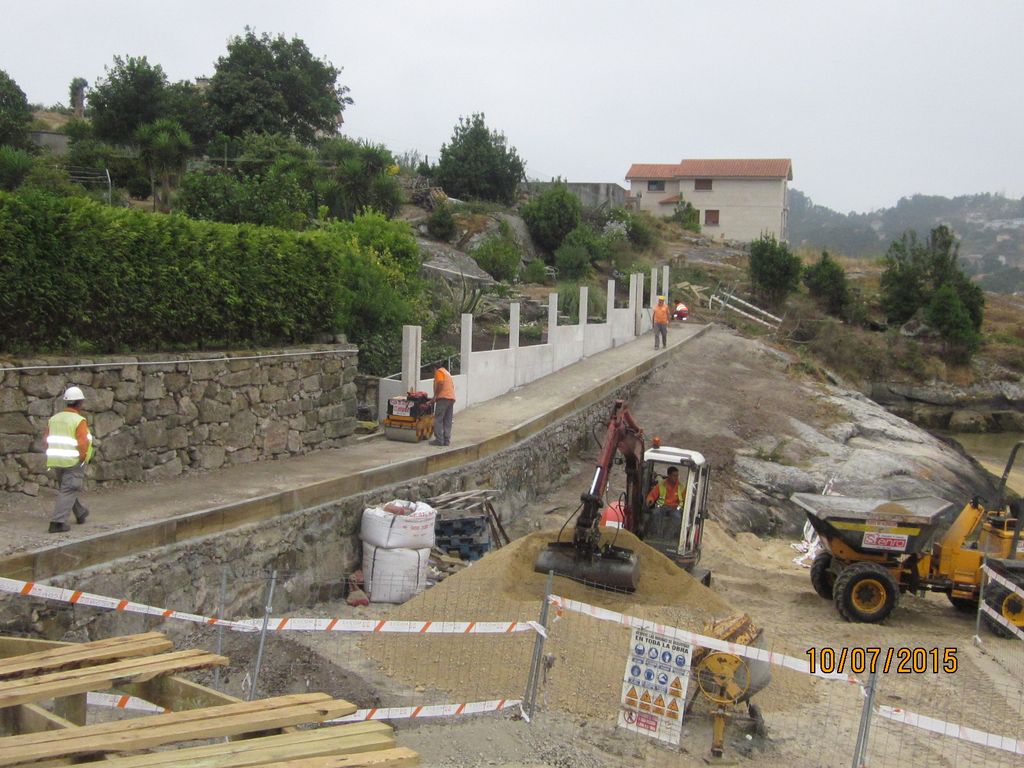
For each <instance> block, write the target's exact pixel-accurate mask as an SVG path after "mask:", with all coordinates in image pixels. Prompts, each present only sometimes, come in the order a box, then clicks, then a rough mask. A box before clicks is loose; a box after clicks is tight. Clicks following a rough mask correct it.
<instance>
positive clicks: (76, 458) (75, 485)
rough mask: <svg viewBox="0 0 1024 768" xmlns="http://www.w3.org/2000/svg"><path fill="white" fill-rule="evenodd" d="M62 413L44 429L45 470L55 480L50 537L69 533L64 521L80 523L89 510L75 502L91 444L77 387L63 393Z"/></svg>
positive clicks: (82, 401) (82, 399) (83, 481)
mask: <svg viewBox="0 0 1024 768" xmlns="http://www.w3.org/2000/svg"><path fill="white" fill-rule="evenodd" d="M64 402H65V407H64V410H63V411H61V412H60V413H58V414H55V415H54V416H51V417H50V421H49V423H48V424H47V427H46V434H45V440H46V467H47V469H52V470H53V471H54V474H55V475H56V478H57V487H58V489H59V491H58V493H57V504H56V506H55V507H54V510H53V517H52V518H51V519H50V530H49V532H50V533H65V532H66V531H69V530H71V527H70V526H69V525H68V518H69V517H70V516H71V514H72V513H73V514H74V516H75V522H76V523H79V524H81V523H84V522H85V519H86V518H87V517H89V510H88V509H86V508H85V505H83V504H82V502H81V501H79V500H78V495H79V494H80V493H81V492H82V487H83V485H84V484H85V465H86V464H88V463H89V460H90V459H92V452H93V444H92V433H91V432H90V431H89V424H88V423H87V422H86V420H85V417H84V416H83V415H82V414H81V410H82V404H83V403H84V402H85V394H84V393H83V392H82V390H81V389H80V388H78V387H68V389H67V391H66V392H65V393H64Z"/></svg>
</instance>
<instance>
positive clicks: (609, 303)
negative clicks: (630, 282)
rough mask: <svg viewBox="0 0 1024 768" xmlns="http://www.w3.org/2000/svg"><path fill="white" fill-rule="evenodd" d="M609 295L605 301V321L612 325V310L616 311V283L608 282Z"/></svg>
mask: <svg viewBox="0 0 1024 768" xmlns="http://www.w3.org/2000/svg"><path fill="white" fill-rule="evenodd" d="M607 287H608V294H607V296H605V300H604V307H605V309H604V321H605V322H606V323H610V322H611V321H612V310H613V309H615V281H614V280H609V281H608V286H607Z"/></svg>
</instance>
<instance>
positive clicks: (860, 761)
mask: <svg viewBox="0 0 1024 768" xmlns="http://www.w3.org/2000/svg"><path fill="white" fill-rule="evenodd" d="M877 686H878V670H877V669H872V670H871V673H870V674H869V675H868V684H867V686H866V688H865V691H864V708H863V709H861V712H860V728H858V729H857V745H856V746H855V747H854V748H853V768H867V763H866V762H865V761H866V759H867V756H868V734H869V732H870V731H871V715H872V713H873V712H874V708H875V689H876V687H877Z"/></svg>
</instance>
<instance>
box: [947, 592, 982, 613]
mask: <svg viewBox="0 0 1024 768" xmlns="http://www.w3.org/2000/svg"><path fill="white" fill-rule="evenodd" d="M946 597H948V598H949V602H950V603H952V604H953V607H954V608H956V609H957V610H958V611H960V613H977V612H978V601H977V600H974V599H972V598H970V597H953V595H951V594H949V592H947V593H946Z"/></svg>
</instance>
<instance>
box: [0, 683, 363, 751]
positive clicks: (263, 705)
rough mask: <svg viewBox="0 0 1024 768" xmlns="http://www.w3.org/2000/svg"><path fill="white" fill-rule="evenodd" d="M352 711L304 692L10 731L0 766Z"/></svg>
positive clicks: (248, 729)
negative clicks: (70, 726)
mask: <svg viewBox="0 0 1024 768" xmlns="http://www.w3.org/2000/svg"><path fill="white" fill-rule="evenodd" d="M355 711H356V706H355V705H354V704H350V703H349V702H347V701H342V700H340V699H332V698H331V697H330V696H328V695H327V694H325V693H303V694H292V695H290V696H278V697H275V698H273V699H262V700H257V701H243V702H239V703H236V704H225V705H223V706H219V707H207V708H205V709H191V710H186V711H184V712H167V713H164V714H160V715H148V716H145V717H136V718H132V719H130V720H122V721H119V722H110V723H98V724H95V725H86V726H82V727H81V728H75V729H74V730H72V731H71V732H61V733H33V734H25V735H23V736H11V737H9V738H7V739H2V740H0V765H15V764H18V763H25V762H32V761H35V760H47V759H53V758H58V757H65V756H68V755H86V754H103V753H107V752H131V751H136V750H140V749H149V748H151V747H157V746H161V745H163V744H173V743H175V742H179V741H195V740H199V739H212V738H217V737H220V736H236V735H238V734H242V733H258V732H260V731H265V730H268V729H271V728H282V727H285V726H289V725H298V724H300V723H319V722H323V721H324V720H331V719H333V718H337V717H344V716H345V715H350V714H352V713H353V712H355ZM289 735H290V734H289Z"/></svg>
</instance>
